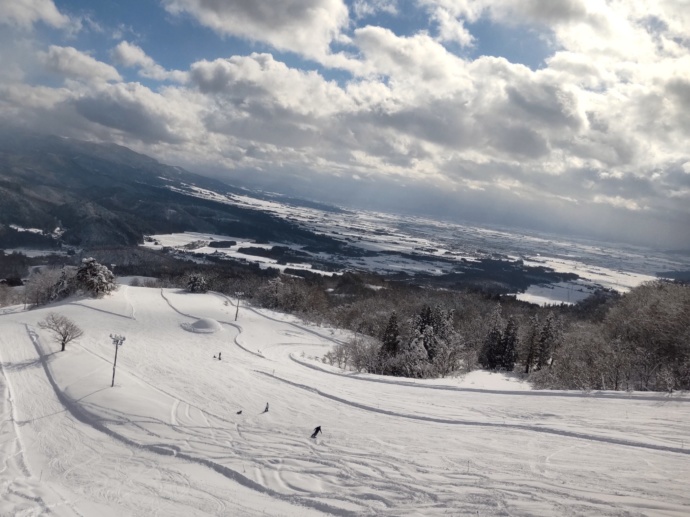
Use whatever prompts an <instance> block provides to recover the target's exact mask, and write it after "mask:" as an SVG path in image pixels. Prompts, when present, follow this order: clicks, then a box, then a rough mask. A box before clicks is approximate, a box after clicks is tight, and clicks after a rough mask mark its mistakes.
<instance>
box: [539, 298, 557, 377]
mask: <svg viewBox="0 0 690 517" xmlns="http://www.w3.org/2000/svg"><path fill="white" fill-rule="evenodd" d="M560 336H561V331H560V325H559V323H558V320H556V316H555V315H554V313H553V312H550V313H549V314H548V316H547V317H546V320H545V321H544V324H543V325H542V326H541V330H540V332H539V338H538V342H537V370H541V369H542V368H544V367H545V366H547V365H549V366H550V365H551V364H552V361H551V358H552V356H553V352H554V350H555V349H556V347H557V346H558V345H559V344H560Z"/></svg>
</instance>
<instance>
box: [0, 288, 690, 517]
mask: <svg viewBox="0 0 690 517" xmlns="http://www.w3.org/2000/svg"><path fill="white" fill-rule="evenodd" d="M235 302H236V301H235V300H234V299H229V298H227V297H225V296H222V295H219V294H214V293H207V294H189V293H185V292H184V291H180V290H176V289H162V290H161V289H152V288H144V287H133V286H128V285H121V286H120V288H119V290H118V291H117V292H116V293H114V294H113V295H111V296H108V297H106V298H104V299H100V300H93V299H70V300H68V301H67V302H63V303H60V304H56V305H53V306H49V307H44V308H40V309H36V310H31V311H21V310H20V308H12V310H8V311H6V313H5V314H4V315H1V316H0V365H1V367H2V368H1V371H0V415H1V419H0V458H1V460H2V461H0V515H2V516H10V515H12V516H15V515H17V516H34V515H58V516H75V515H76V516H122V515H133V516H135V515H142V516H143V515H146V516H178V515H179V516H203V515H233V516H235V515H236V516H245V515H246V516H255V515H271V516H310V515H338V516H359V515H384V516H399V515H414V516H451V515H452V516H460V515H512V516H517V515H521V516H532V515H545V516H546V515H549V516H550V515H591V516H601V515H609V516H638V515H645V516H685V515H688V514H689V513H690V397H688V396H686V395H684V394H672V395H667V394H659V393H622V392H596V393H582V392H574V391H573V392H545V391H537V390H531V389H530V388H529V386H527V385H526V384H525V383H524V382H522V381H520V380H519V379H517V378H513V377H506V376H503V375H498V374H490V373H486V372H473V373H472V374H469V375H467V376H465V377H462V378H448V379H434V380H425V381H419V380H407V379H396V378H384V377H377V376H373V375H363V374H355V373H351V372H342V371H339V370H337V369H336V368H333V367H330V366H327V365H324V364H322V363H321V362H320V361H318V358H319V357H321V356H322V355H323V354H324V353H325V352H327V351H328V350H329V349H330V347H331V346H332V345H333V344H334V343H335V342H337V341H338V340H342V339H346V338H347V336H346V335H345V334H344V333H343V332H341V331H339V330H337V329H329V328H323V327H315V326H310V325H308V324H305V323H303V322H300V321H299V320H297V319H295V318H293V317H291V316H288V315H284V314H279V313H275V312H270V311H265V310H256V309H253V308H251V307H245V306H241V307H240V310H239V318H238V321H236V322H235V321H234V315H235ZM49 312H59V313H60V314H64V315H66V316H68V317H69V318H71V319H73V320H74V321H76V322H77V323H78V324H79V325H80V326H82V328H83V329H84V331H85V334H84V336H83V337H82V338H81V339H80V340H79V341H77V342H73V343H70V344H69V345H68V346H67V350H66V351H65V352H59V351H58V350H59V346H58V345H56V344H55V343H54V342H53V341H51V338H50V335H49V334H48V333H47V332H46V331H44V330H41V329H40V328H39V327H38V322H39V321H40V320H42V319H43V318H44V317H45V316H46V315H47V314H48V313H49ZM203 318H206V319H205V320H203ZM199 320H202V321H201V322H199ZM211 322H217V323H218V324H219V325H218V326H215V325H213V324H211ZM202 323H203V325H202ZM195 326H196V327H195ZM199 327H203V328H204V329H215V330H217V331H216V332H190V328H199ZM110 334H121V335H124V336H125V337H126V341H125V342H124V345H123V346H122V348H121V349H120V351H119V354H118V363H117V372H116V379H115V387H113V388H111V387H110V384H111V376H112V360H113V355H114V346H113V344H112V341H111V339H110V337H109V336H110ZM219 352H220V353H222V360H218V359H214V358H213V357H214V355H215V356H217V355H218V353H219ZM267 403H269V404H270V409H269V411H268V412H264V409H265V406H266V404H267ZM239 411H242V412H241V413H238V412H239ZM317 425H320V426H321V427H322V430H323V434H322V435H319V436H318V437H317V438H316V439H314V440H312V439H310V438H309V436H310V434H311V432H312V430H313V429H314V428H315V427H316V426H317Z"/></svg>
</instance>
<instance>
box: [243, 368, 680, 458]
mask: <svg viewBox="0 0 690 517" xmlns="http://www.w3.org/2000/svg"><path fill="white" fill-rule="evenodd" d="M255 371H256V373H258V374H259V375H265V376H267V377H270V378H272V379H276V380H277V381H280V382H283V383H285V384H289V385H291V386H294V387H295V388H299V389H301V390H306V391H311V392H312V393H317V394H318V395H320V396H321V397H325V398H327V399H330V400H334V401H335V402H340V403H341V404H347V405H348V406H352V407H356V408H358V409H363V410H365V411H371V412H373V413H380V414H382V415H388V416H394V417H398V418H407V419H410V420H422V421H424V422H433V423H436V424H447V425H466V426H479V427H498V428H505V429H516V430H520V431H528V432H535V433H546V434H555V435H558V436H565V437H568V438H577V439H580V440H590V441H596V442H603V443H610V444H615V445H625V446H627V447H639V448H642V449H653V450H657V451H664V452H673V453H677V454H688V455H690V449H685V448H681V447H665V446H663V445H655V444H651V443H642V442H633V441H629V440H616V439H612V438H606V437H601V436H596V435H592V434H584V433H575V432H570V431H564V430H561V429H550V428H548V427H537V426H530V425H520V424H503V423H499V422H481V421H478V420H453V419H446V418H434V417H429V416H424V415H410V414H404V413H397V412H395V411H388V410H386V409H381V408H375V407H372V406H368V405H366V404H361V403H358V402H353V401H351V400H347V399H344V398H341V397H337V396H335V395H331V394H329V393H325V392H323V391H321V390H319V389H317V388H313V387H311V386H306V385H304V384H298V383H296V382H292V381H288V380H287V379H281V378H280V377H276V376H275V375H270V374H268V373H266V372H262V371H260V370H255ZM417 387H420V386H417ZM435 389H438V388H435ZM486 391H487V392H488V390H486Z"/></svg>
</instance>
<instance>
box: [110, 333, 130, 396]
mask: <svg viewBox="0 0 690 517" xmlns="http://www.w3.org/2000/svg"><path fill="white" fill-rule="evenodd" d="M110 339H112V340H113V345H115V360H114V361H113V382H112V384H111V385H110V387H111V388H112V387H113V386H115V367H116V366H117V349H118V348H120V347H121V346H122V343H124V342H125V339H126V338H125V336H119V335H117V334H110Z"/></svg>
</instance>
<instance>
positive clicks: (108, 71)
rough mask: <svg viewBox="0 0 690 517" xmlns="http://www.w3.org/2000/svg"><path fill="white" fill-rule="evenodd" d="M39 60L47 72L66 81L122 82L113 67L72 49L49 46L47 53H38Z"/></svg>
mask: <svg viewBox="0 0 690 517" xmlns="http://www.w3.org/2000/svg"><path fill="white" fill-rule="evenodd" d="M40 59H41V61H42V62H43V64H44V65H45V67H46V68H47V69H48V70H50V71H51V72H53V73H56V74H58V75H60V76H63V77H65V78H67V79H80V80H85V81H120V80H122V77H121V76H120V74H119V73H118V71H117V70H116V69H115V68H114V67H112V66H110V65H108V64H106V63H103V62H101V61H98V60H96V59H94V58H93V57H91V56H89V55H88V54H85V53H83V52H80V51H79V50H77V49H76V48H74V47H58V46H56V45H51V46H50V47H49V48H48V52H41V53H40Z"/></svg>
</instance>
